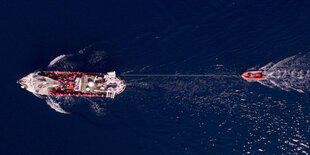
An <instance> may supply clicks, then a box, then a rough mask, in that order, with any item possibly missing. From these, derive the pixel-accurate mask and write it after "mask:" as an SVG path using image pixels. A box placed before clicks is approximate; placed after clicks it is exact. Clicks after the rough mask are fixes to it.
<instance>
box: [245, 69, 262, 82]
mask: <svg viewBox="0 0 310 155" xmlns="http://www.w3.org/2000/svg"><path fill="white" fill-rule="evenodd" d="M241 77H242V78H243V79H245V80H265V76H264V71H263V70H259V71H247V72H244V73H243V74H242V75H241Z"/></svg>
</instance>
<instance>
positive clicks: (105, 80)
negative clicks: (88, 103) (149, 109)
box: [18, 71, 126, 98]
mask: <svg viewBox="0 0 310 155" xmlns="http://www.w3.org/2000/svg"><path fill="white" fill-rule="evenodd" d="M18 83H20V84H21V85H22V87H24V88H26V89H27V90H28V91H30V92H32V93H34V94H36V95H53V96H76V97H80V96H86V97H109V98H114V96H115V95H118V94H120V93H122V92H123V91H124V90H125V88H126V83H125V81H124V80H122V79H121V78H119V77H116V75H115V72H108V73H106V74H105V73H83V72H69V71H41V72H35V73H31V74H29V75H27V76H26V77H24V78H22V79H21V80H19V81H18Z"/></svg>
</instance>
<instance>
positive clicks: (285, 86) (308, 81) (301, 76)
mask: <svg viewBox="0 0 310 155" xmlns="http://www.w3.org/2000/svg"><path fill="white" fill-rule="evenodd" d="M309 60H310V53H307V54H298V55H294V56H291V57H288V58H286V59H284V60H282V61H279V62H278V63H276V64H274V63H269V64H267V65H266V66H264V67H261V68H260V70H265V71H266V80H262V81H259V83H261V84H263V85H265V86H268V87H270V88H274V87H278V88H280V89H282V90H285V91H290V90H295V91H298V92H300V93H304V92H306V91H309V88H310V61H309Z"/></svg>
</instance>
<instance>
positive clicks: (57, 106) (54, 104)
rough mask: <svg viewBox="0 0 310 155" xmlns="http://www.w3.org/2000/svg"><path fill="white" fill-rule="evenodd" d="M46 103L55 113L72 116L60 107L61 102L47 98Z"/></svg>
mask: <svg viewBox="0 0 310 155" xmlns="http://www.w3.org/2000/svg"><path fill="white" fill-rule="evenodd" d="M46 103H47V104H48V105H49V106H50V107H51V108H52V109H54V110H55V111H57V112H60V113H63V114H70V113H68V112H66V111H65V110H63V109H62V108H61V106H60V102H56V101H55V100H54V99H53V98H52V97H50V96H47V97H46Z"/></svg>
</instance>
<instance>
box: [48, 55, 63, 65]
mask: <svg viewBox="0 0 310 155" xmlns="http://www.w3.org/2000/svg"><path fill="white" fill-rule="evenodd" d="M66 56H67V55H65V54H63V55H60V56H58V57H56V58H55V59H53V60H52V61H51V62H50V63H49V65H48V67H52V66H53V65H54V64H55V63H57V62H58V61H60V60H61V59H63V58H65V57H66Z"/></svg>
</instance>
